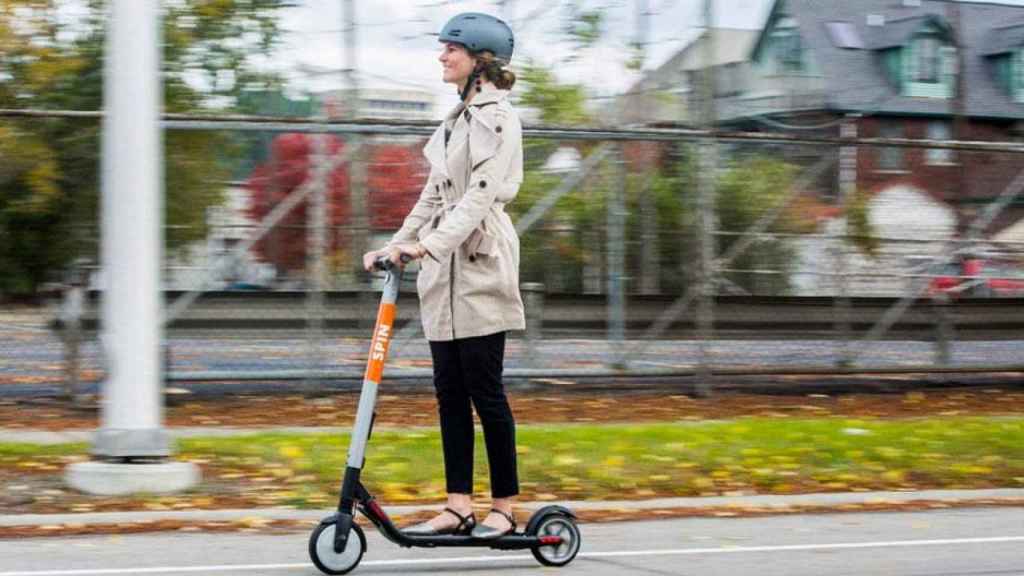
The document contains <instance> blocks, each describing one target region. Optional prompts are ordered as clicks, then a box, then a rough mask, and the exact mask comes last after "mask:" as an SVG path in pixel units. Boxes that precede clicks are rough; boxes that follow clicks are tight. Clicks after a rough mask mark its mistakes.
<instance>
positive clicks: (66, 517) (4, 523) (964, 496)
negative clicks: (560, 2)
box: [0, 488, 1024, 527]
mask: <svg viewBox="0 0 1024 576" xmlns="http://www.w3.org/2000/svg"><path fill="white" fill-rule="evenodd" d="M912 503H929V504H936V505H941V506H933V507H952V506H959V507H965V506H967V507H969V506H972V505H978V506H981V505H989V506H991V505H1010V506H1022V505H1024V489H1015V488H1007V489H994V490H922V491H916V492H850V493H829V494H797V495H788V496H776V495H764V496H735V497H733V496H712V497H700V498H658V499H652V500H605V501H558V502H522V503H519V504H517V506H516V507H517V508H519V509H523V510H528V511H531V512H532V511H534V510H537V509H539V508H541V507H543V506H549V505H552V504H559V505H562V506H566V507H567V508H569V509H570V510H573V511H576V512H581V513H586V512H596V511H603V512H621V513H625V514H626V515H627V516H629V517H631V519H635V520H640V519H643V518H642V516H643V513H644V512H649V511H654V510H677V511H678V510H692V511H699V510H709V509H735V510H737V511H742V510H757V511H758V513H761V514H766V513H767V514H770V513H772V512H777V513H793V512H799V511H815V512H822V511H827V510H825V509H831V510H833V511H843V510H844V509H845V508H848V507H852V506H874V507H879V508H885V507H886V506H897V505H900V504H912ZM442 507H443V505H442V504H434V505H413V506H384V510H385V511H386V512H387V513H388V515H389V516H407V515H411V514H416V513H419V512H426V511H439V510H441V508H442ZM331 512H332V510H294V509H288V508H262V509H246V510H177V511H160V512H152V511H146V512H92V513H84V514H5V515H0V527H21V526H47V525H62V524H63V525H71V524H73V525H84V526H89V525H93V526H100V525H108V524H135V523H149V522H161V521H168V520H174V521H181V522H230V521H237V520H246V519H249V520H251V519H262V520H268V521H270V520H288V521H310V522H314V521H317V520H320V519H321V518H323V517H324V516H327V515H328V514H330V513H331ZM629 513H632V514H629ZM654 517H657V516H654ZM650 518H651V517H648V518H647V519H650Z"/></svg>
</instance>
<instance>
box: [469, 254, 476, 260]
mask: <svg viewBox="0 0 1024 576" xmlns="http://www.w3.org/2000/svg"><path fill="white" fill-rule="evenodd" d="M469 261H470V262H476V254H474V255H472V256H470V257H469Z"/></svg>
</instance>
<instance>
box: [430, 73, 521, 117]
mask: <svg viewBox="0 0 1024 576" xmlns="http://www.w3.org/2000/svg"><path fill="white" fill-rule="evenodd" d="M506 98H508V90H499V89H498V88H496V87H495V86H494V84H491V83H490V82H488V83H486V84H484V85H483V87H482V88H481V89H480V91H479V92H477V93H476V95H475V96H473V99H472V100H470V101H469V107H470V108H480V107H481V106H486V105H487V104H494V103H496V102H501V101H502V100H505V99H506ZM465 109H466V105H465V104H463V103H462V102H459V103H458V104H456V105H455V107H454V108H452V110H451V111H450V112H448V115H447V116H445V120H447V121H452V120H455V119H456V118H458V117H459V114H461V113H462V111H463V110H465Z"/></svg>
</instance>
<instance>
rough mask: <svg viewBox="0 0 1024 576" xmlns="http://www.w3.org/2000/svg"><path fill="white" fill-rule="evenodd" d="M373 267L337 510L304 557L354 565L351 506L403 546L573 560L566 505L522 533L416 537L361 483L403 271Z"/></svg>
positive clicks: (319, 563) (554, 562)
mask: <svg viewBox="0 0 1024 576" xmlns="http://www.w3.org/2000/svg"><path fill="white" fill-rule="evenodd" d="M407 258H408V257H407V256H405V255H403V262H407V261H408V260H407ZM375 267H376V268H377V269H378V270H381V271H383V272H384V273H385V280H384V288H383V294H382V295H381V301H380V307H379V309H378V310H377V323H376V326H375V327H374V330H373V340H372V342H371V345H370V357H369V360H368V361H367V364H366V374H365V377H364V379H363V387H362V391H361V393H360V396H359V407H358V409H357V411H356V422H355V427H354V428H353V430H352V441H351V444H350V445H349V450H348V463H347V465H346V468H345V476H344V480H343V481H342V485H341V495H340V498H339V502H338V510H337V512H335V513H334V514H331V515H330V516H327V517H326V518H324V519H323V520H321V521H320V524H319V525H318V526H317V527H316V529H314V530H313V533H312V534H311V535H310V537H309V556H310V558H311V559H312V560H313V564H314V565H316V567H317V568H319V569H320V570H321V571H322V572H324V573H325V574H346V573H348V572H350V571H352V570H353V569H354V568H355V567H356V566H358V565H359V561H360V560H362V558H363V554H364V553H365V552H366V535H365V534H364V533H363V529H362V528H360V527H359V525H358V524H356V523H355V522H354V519H355V511H356V510H358V511H359V512H362V514H363V515H364V516H366V517H367V518H368V519H369V520H370V522H372V523H373V525H374V526H376V527H377V530H378V531H380V533H381V534H383V535H384V537H385V538H387V539H388V540H390V541H392V542H394V543H395V544H398V545H399V546H402V547H405V548H410V547H422V548H436V547H443V546H471V547H489V548H494V549H497V550H524V549H528V550H530V552H532V553H533V556H534V558H536V559H537V561H538V562H540V563H541V564H543V565H545V566H565V565H566V564H568V563H569V562H572V560H573V558H575V557H576V554H577V553H578V552H579V550H580V542H581V540H580V530H579V527H578V526H577V525H576V516H575V514H573V513H572V511H570V510H569V509H567V508H565V507H562V506H545V507H543V508H541V509H540V510H537V511H536V512H534V513H533V515H532V516H531V517H530V520H529V522H527V524H526V528H525V529H524V530H523V531H522V532H511V533H509V534H506V535H504V536H501V537H499V538H497V539H493V540H481V539H477V538H473V537H472V536H470V535H468V534H467V535H455V534H445V535H433V536H418V535H410V534H404V533H403V532H402V531H401V530H400V529H398V528H397V527H395V525H394V524H393V523H392V522H391V519H390V518H388V515H387V514H386V513H385V512H384V509H383V508H382V507H381V505H380V504H379V503H378V502H377V500H375V499H374V497H373V496H372V495H371V494H370V492H369V490H367V489H366V487H365V486H363V484H362V482H360V480H359V475H360V472H361V471H362V467H363V463H364V461H365V454H366V445H367V443H368V442H369V439H370V433H371V431H372V428H373V420H374V417H375V413H374V407H375V406H376V404H377V388H378V387H379V385H380V381H381V376H382V374H383V372H384V361H385V359H386V358H387V353H388V347H389V345H390V343H391V338H392V335H393V330H392V328H393V326H394V320H395V310H396V307H395V305H396V302H397V300H398V285H399V283H400V282H401V279H402V271H403V270H402V267H401V266H398V265H396V264H394V263H393V262H391V261H390V260H388V259H386V258H381V259H378V260H377V261H376V262H375Z"/></svg>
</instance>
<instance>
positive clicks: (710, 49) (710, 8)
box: [694, 0, 718, 397]
mask: <svg viewBox="0 0 1024 576" xmlns="http://www.w3.org/2000/svg"><path fill="white" fill-rule="evenodd" d="M715 53H716V49H715V27H714V2H713V0H705V2H704V50H703V57H704V66H703V67H704V70H703V82H702V83H703V86H702V87H701V88H702V89H701V106H702V111H703V116H704V118H703V120H704V122H703V123H704V124H706V125H707V126H708V127H711V128H714V127H715V125H716V124H717V120H716V115H715V58H716V55H715ZM717 177H718V141H717V140H716V139H715V138H710V139H708V140H706V141H705V142H704V143H703V144H702V145H701V146H700V174H699V175H698V180H699V182H698V185H697V186H698V191H697V221H698V223H697V227H698V233H699V234H700V277H699V279H698V284H699V286H700V290H699V291H698V300H697V309H696V315H697V338H698V341H699V346H700V360H699V364H698V367H697V383H696V386H695V389H694V393H695V394H696V395H697V396H699V397H706V396H709V395H710V394H711V390H712V388H713V383H712V378H713V370H712V363H713V362H714V358H713V355H712V350H711V341H712V339H713V338H714V336H715V334H714V333H715V303H714V285H715V277H716V276H717V274H716V270H717V266H718V264H717V261H716V259H715V230H716V229H717V225H716V222H715V184H716V182H715V180H716V179H717Z"/></svg>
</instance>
